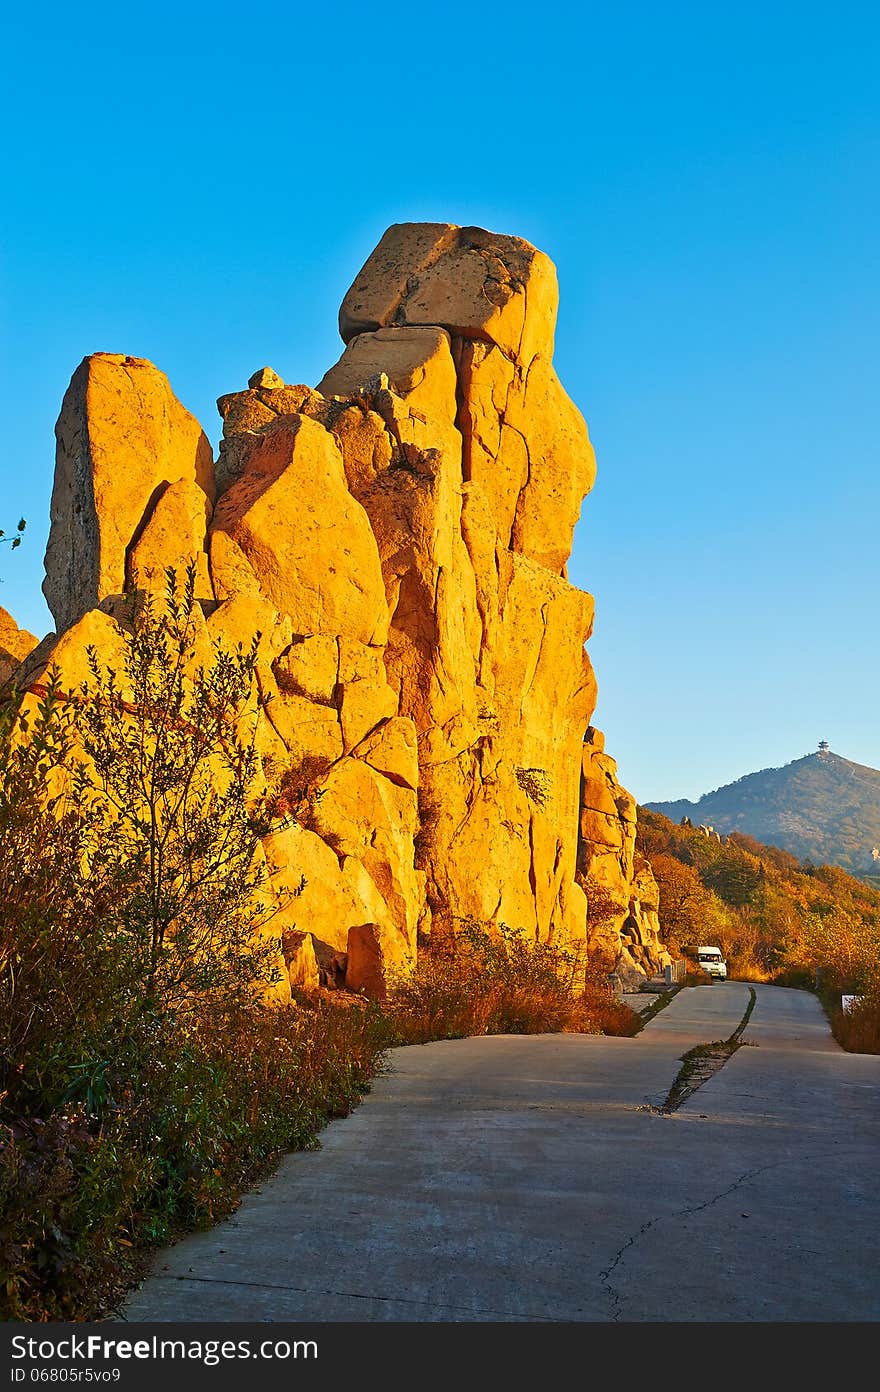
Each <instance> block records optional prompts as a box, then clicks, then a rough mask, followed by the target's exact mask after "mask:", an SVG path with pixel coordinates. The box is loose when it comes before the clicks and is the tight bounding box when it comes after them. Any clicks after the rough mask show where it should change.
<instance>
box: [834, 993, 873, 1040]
mask: <svg viewBox="0 0 880 1392" xmlns="http://www.w3.org/2000/svg"><path fill="white" fill-rule="evenodd" d="M829 1018H830V1021H831V1032H832V1034H833V1035H834V1038H835V1039H836V1040H837V1042H838V1044H839V1045H840V1046H841V1048H843V1049H847V1050H848V1051H849V1052H850V1053H851V1054H880V987H878V986H874V987H873V988H872V989H870V990H869V991H867V992H865V994H864V995H863V996H862V998H861V1000H860V1001H857V1002H856V1003H855V1004H854V1005H853V1008H852V1010H841V1009H839V1008H838V1009H832V1010H830V1011H829Z"/></svg>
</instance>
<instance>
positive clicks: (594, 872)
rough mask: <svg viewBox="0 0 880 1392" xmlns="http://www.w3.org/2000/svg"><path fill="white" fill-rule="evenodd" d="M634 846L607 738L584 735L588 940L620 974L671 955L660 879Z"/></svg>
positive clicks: (629, 801)
mask: <svg viewBox="0 0 880 1392" xmlns="http://www.w3.org/2000/svg"><path fill="white" fill-rule="evenodd" d="M635 844H636V803H635V799H634V798H633V797H632V795H631V794H630V793H628V792H627V791H626V789H625V788H622V787H621V785H620V783H619V782H618V779H617V764H616V762H615V761H614V759H612V758H611V757H610V755H608V754H606V753H605V737H604V735H603V734H602V732H601V730H596V729H595V728H594V727H593V726H592V725H591V726H590V728H589V729H588V730H587V733H586V736H585V737H584V745H583V761H582V773H581V813H580V834H579V844H578V865H577V881H578V884H579V885H580V886H581V888H582V889H583V890H584V893H585V894H586V896H587V906H588V912H587V923H588V929H587V933H588V940H589V942H590V945H591V947H593V948H596V949H598V950H599V951H600V952H601V953H602V954H603V955H604V956H605V957H606V958H607V960H608V963H609V966H614V967H615V968H616V970H617V971H618V973H619V974H621V975H622V976H623V977H624V979H631V978H633V977H634V976H646V975H647V976H650V975H653V974H654V973H655V972H658V971H660V970H662V968H663V967H665V966H666V965H667V963H668V962H670V961H671V960H672V959H671V958H670V956H669V954H668V952H667V951H666V948H665V946H664V944H663V942H662V940H661V938H660V923H659V918H658V914H657V909H658V902H659V894H658V889H657V881H656V880H655V879H654V875H653V873H652V871H651V867H650V865H649V863H648V861H647V860H645V858H644V856H641V855H639V854H638V852H637V851H636V849H635Z"/></svg>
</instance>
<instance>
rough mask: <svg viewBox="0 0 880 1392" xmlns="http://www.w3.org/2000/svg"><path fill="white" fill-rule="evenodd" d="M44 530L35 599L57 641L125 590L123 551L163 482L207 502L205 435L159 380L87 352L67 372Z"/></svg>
mask: <svg viewBox="0 0 880 1392" xmlns="http://www.w3.org/2000/svg"><path fill="white" fill-rule="evenodd" d="M55 438H56V440H57V449H56V454H55V485H54V488H53V490H52V509H51V515H52V526H51V530H50V532H49V544H48V547H47V550H46V579H45V581H44V582H43V593H44V594H45V596H46V602H47V604H48V605H49V608H50V609H51V611H52V614H53V617H54V619H55V624H56V628H57V630H58V632H59V633H63V632H64V630H65V629H67V628H70V627H71V625H72V624H74V623H76V621H77V619H80V618H82V616H83V614H85V613H86V612H87V610H89V609H93V608H95V607H96V606H97V605H98V604H99V603H100V602H101V601H102V600H103V599H106V598H108V597H110V596H114V595H120V594H122V592H123V590H124V589H125V583H126V563H127V559H128V551H129V548H130V547H132V546H134V545H135V544H136V543H137V541H138V538H139V536H140V534H141V532H142V531H143V530H144V528H145V527H146V526H147V525H148V524H149V521H150V518H151V515H152V513H153V511H154V510H155V509H156V508H157V506H158V504H159V501H160V499H161V497H162V494H163V492H164V491H165V489H166V488H167V487H168V486H169V484H174V483H177V482H178V480H181V479H183V480H185V481H186V482H187V483H188V484H193V485H195V486H196V487H197V488H198V489H199V490H200V491H201V492H202V493H203V494H204V495H205V500H206V503H207V502H212V501H213V498H214V461H213V455H212V451H211V445H210V442H209V441H208V438H207V436H206V435H205V433H204V431H203V430H202V428H201V426H200V425H199V423H198V421H197V420H196V419H195V417H194V416H191V415H190V413H189V411H187V410H185V409H184V407H183V406H181V404H180V402H179V401H178V400H177V397H176V396H175V395H174V393H173V392H172V390H171V387H170V386H169V384H168V379H167V377H166V376H165V375H164V373H162V372H159V371H157V369H156V368H155V367H153V364H152V363H149V362H146V361H145V360H144V359H143V358H129V357H124V356H122V355H121V354H118V353H95V354H93V355H92V356H91V357H90V358H86V359H85V360H84V361H83V362H82V363H81V364H80V366H79V367H78V368H77V370H76V372H75V373H74V374H73V378H72V380H71V383H70V386H69V387H68V389H67V394H66V396H65V398H64V402H63V404H62V407H61V415H60V416H59V417H58V424H57V425H56V427H55Z"/></svg>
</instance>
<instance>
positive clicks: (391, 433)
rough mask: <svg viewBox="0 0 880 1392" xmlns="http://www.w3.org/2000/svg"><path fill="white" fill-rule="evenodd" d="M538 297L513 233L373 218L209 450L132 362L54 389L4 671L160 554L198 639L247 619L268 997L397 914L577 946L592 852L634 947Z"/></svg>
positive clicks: (92, 615)
mask: <svg viewBox="0 0 880 1392" xmlns="http://www.w3.org/2000/svg"><path fill="white" fill-rule="evenodd" d="M556 308H557V289H556V276H555V271H554V268H553V265H552V263H551V262H550V261H549V260H548V258H547V257H546V256H544V255H543V254H542V253H541V252H539V251H536V250H535V248H534V247H531V246H530V245H529V244H528V243H527V242H524V241H522V240H520V239H519V238H516V237H504V236H496V235H494V234H492V233H488V232H485V231H483V230H482V229H479V228H460V227H454V226H451V225H449V224H403V225H399V226H395V227H392V228H390V229H389V231H388V232H387V233H386V234H385V236H384V237H383V239H382V241H381V242H380V244H379V246H378V247H377V248H376V250H375V251H374V252H373V254H372V256H370V258H369V259H368V261H367V262H366V264H365V265H364V267H363V269H362V270H361V271H360V273H359V274H358V276H357V278H356V279H355V281H354V284H353V285H352V287H351V289H350V290H349V291H348V293H347V295H346V296H345V299H344V301H343V305H342V309H341V312H340V330H341V334H342V337H343V340H344V342H345V344H346V347H345V350H344V352H343V353H342V356H341V357H340V359H339V361H338V362H337V363H336V364H335V366H333V367H332V368H330V370H329V371H328V372H327V374H326V375H325V377H324V378H323V380H322V381H321V382H320V383H319V385H318V388H317V389H312V388H310V387H307V386H290V385H286V384H285V383H284V382H283V381H282V380H281V378H280V377H279V376H278V375H277V374H276V373H275V372H274V371H273V370H272V369H271V368H263V369H261V370H260V371H258V372H256V373H255V374H254V375H253V377H252V378H251V379H250V382H249V384H248V388H247V390H244V391H239V392H235V393H232V394H230V395H227V396H223V397H221V398H220V400H219V402H218V406H219V410H220V413H221V415H222V418H223V441H222V444H221V448H220V456H219V459H218V461H217V463H216V466H215V465H214V463H213V460H212V457H211V451H210V448H209V446H208V443H207V440H206V438H205V436H204V434H203V432H202V431H201V428H200V427H199V425H198V423H197V422H196V421H195V420H194V419H193V417H192V416H190V415H189V413H188V412H187V411H185V410H184V408H183V407H182V406H181V405H180V403H179V402H178V401H177V400H176V398H175V397H174V396H173V394H172V392H171V389H170V387H169V385H168V382H167V380H166V379H165V377H164V376H163V375H162V374H161V373H160V372H158V371H157V370H156V369H155V368H154V367H152V365H151V364H149V363H146V362H143V361H142V360H139V359H134V358H126V357H122V356H119V355H114V354H95V355H93V356H92V357H90V358H87V359H86V360H85V362H84V363H83V364H82V365H81V366H80V368H79V369H78V370H77V372H76V373H75V374H74V377H73V380H72V382H71V385H70V388H69V390H68V393H67V396H66V397H65V400H64V404H63V407H62V412H61V417H60V419H59V423H58V428H57V438H58V453H57V466H56V480H55V490H54V493H53V500H52V530H51V534H50V538H49V545H48V549H47V553H46V571H47V574H46V581H45V585H44V589H45V593H46V596H47V599H48V600H49V603H50V606H51V608H52V611H53V614H54V616H55V619H56V624H57V629H58V635H59V637H58V639H53V640H51V641H48V642H45V643H44V644H43V645H41V647H40V649H39V650H38V651H37V653H35V654H33V656H32V660H31V664H30V666H29V668H28V678H29V680H34V679H35V677H36V676H38V675H39V671H40V670H42V669H45V667H46V666H48V664H49V663H50V662H51V661H57V662H59V665H60V666H61V667H62V672H63V674H64V676H65V680H67V681H68V682H69V683H73V682H74V681H75V680H78V679H79V677H80V676H81V675H82V662H83V656H82V655H83V653H84V648H85V644H86V643H87V642H94V641H95V640H96V635H97V634H98V633H99V632H100V631H101V630H102V625H103V626H105V627H109V628H111V629H114V632H115V634H116V637H117V638H118V636H119V632H118V627H115V626H116V625H117V624H118V623H119V622H121V621H124V619H123V616H122V614H121V611H120V606H119V597H120V595H121V594H122V593H123V591H124V590H125V589H126V587H131V586H137V587H140V588H141V589H150V588H157V587H158V586H160V585H161V584H162V581H163V575H164V571H165V568H166V567H168V566H174V567H176V568H180V567H181V566H182V565H183V564H185V563H186V562H187V561H190V560H192V561H194V562H195V564H196V571H197V589H196V595H197V598H198V599H199V601H200V603H201V607H202V610H203V612H204V615H205V625H206V636H207V638H209V639H219V640H220V641H221V642H226V643H229V644H231V645H234V644H235V643H237V642H239V641H242V642H244V643H248V642H249V641H250V639H251V638H252V636H253V634H254V633H255V632H257V631H259V633H260V635H261V639H260V660H259V668H258V679H259V687H260V693H261V696H262V697H263V698H266V697H269V698H270V699H269V701H268V703H267V704H266V705H265V707H264V709H263V711H262V714H261V715H260V722H261V723H260V729H259V732H258V748H259V749H260V752H261V755H262V757H263V758H264V760H265V761H266V762H267V764H271V765H272V766H273V767H274V768H275V769H276V770H278V769H280V770H282V771H283V773H284V778H285V782H286V784H287V786H289V787H293V788H296V789H297V790H298V799H299V801H298V806H299V808H300V812H299V816H298V820H297V822H296V824H295V825H293V826H287V827H284V828H280V829H279V830H278V832H277V833H275V834H273V835H272V836H270V837H269V838H267V840H266V843H265V845H264V848H263V849H264V852H265V859H266V866H267V869H268V873H269V876H270V880H271V883H272V885H273V886H275V888H276V889H277V890H279V891H280V890H282V889H284V888H288V889H290V888H295V889H296V890H297V895H296V897H295V898H293V899H291V900H290V901H289V902H287V904H286V906H285V907H284V909H283V910H282V912H281V914H280V915H279V918H278V920H277V927H278V932H279V937H283V938H284V940H285V941H286V942H287V944H288V951H287V956H288V957H289V958H290V960H291V964H292V972H293V980H294V984H298V985H302V984H304V983H306V982H313V981H314V980H315V977H316V973H319V972H320V971H323V972H324V976H325V977H326V976H327V974H328V973H330V975H331V976H332V975H333V974H334V973H336V974H337V975H338V972H339V970H340V968H339V963H340V961H344V960H345V958H344V957H342V956H341V954H344V953H348V959H347V960H348V980H349V984H351V985H354V986H356V987H363V988H364V989H367V990H369V991H371V992H373V993H381V990H382V989H384V976H385V973H386V972H387V971H388V970H389V969H391V968H396V967H400V966H404V965H405V964H406V963H407V962H409V961H410V960H411V959H412V956H413V954H414V952H415V949H416V937H417V930H419V929H421V930H422V931H424V932H434V933H437V932H440V933H443V932H449V931H454V930H455V927H456V924H457V923H460V922H462V921H466V920H470V919H476V920H479V921H481V922H483V923H507V924H509V925H511V926H514V927H517V928H521V929H524V930H525V931H526V932H527V933H529V934H530V935H532V936H533V937H534V938H535V939H536V940H551V939H558V940H561V941H566V942H583V941H584V940H585V937H586V935H587V914H586V907H587V906H586V901H585V897H584V890H583V885H585V884H587V885H588V883H589V871H590V867H591V866H592V865H593V864H594V862H595V864H596V865H599V863H600V862H601V864H602V865H603V867H604V866H605V863H606V862H608V855H607V854H606V852H607V851H608V850H611V851H612V853H613V856H614V859H615V864H616V865H617V867H618V869H617V871H616V878H615V877H614V876H612V877H611V878H612V879H613V889H614V892H615V893H617V894H620V895H622V896H624V897H625V899H626V913H625V914H624V916H623V918H622V919H621V922H620V924H617V925H616V926H615V927H614V929H613V932H614V933H616V934H617V941H618V942H619V936H620V935H619V933H617V929H619V930H620V931H621V932H622V933H623V936H624V939H625V940H627V941H629V942H630V943H631V947H630V948H629V949H628V950H629V953H630V956H631V957H632V960H633V962H634V963H637V964H638V965H644V966H647V967H652V966H653V965H654V964H655V958H656V953H655V952H654V945H653V940H650V941H649V940H648V939H649V937H650V935H647V936H646V933H645V931H644V930H643V929H642V928H640V927H638V924H639V923H640V922H641V921H642V920H643V919H644V918H645V914H646V913H649V912H650V910H649V909H644V908H641V909H638V910H637V911H635V913H634V911H633V902H635V904H636V905H642V906H645V905H648V904H649V889H648V887H647V886H645V887H644V888H642V887H640V883H639V882H638V880H637V877H636V874H635V867H634V864H633V856H632V844H631V842H632V836H631V833H630V828H631V827H633V826H634V815H635V814H634V804H633V803H632V800H631V799H628V798H627V795H625V794H623V792H622V790H620V789H619V788H617V790H616V794H615V792H614V791H611V792H610V793H609V792H608V790H607V786H606V785H609V784H610V783H611V782H613V780H612V779H611V778H610V775H609V774H608V769H607V768H606V767H597V768H596V769H593V768H592V766H591V768H590V770H589V771H588V770H587V764H586V763H585V762H584V757H583V755H584V750H585V749H586V748H587V746H584V745H583V737H584V734H583V732H584V730H585V728H586V727H587V725H588V723H589V719H590V716H591V713H592V710H593V706H594V703H595V682H594V679H593V674H592V670H591V667H590V664H589V661H588V659H587V657H586V654H585V651H584V644H585V641H586V639H587V638H588V637H589V634H590V630H591V625H592V617H593V604H592V599H591V597H590V596H589V595H587V594H585V593H583V592H582V591H580V590H577V589H575V588H574V587H573V586H571V585H570V584H569V583H568V581H567V579H566V576H565V567H566V562H567V559H568V555H569V552H570V548H571V542H572V534H573V530H574V526H575V522H576V521H577V517H578V513H579V509H580V505H581V501H582V499H583V497H584V495H585V494H586V492H587V491H588V490H589V488H590V487H591V485H592V482H593V477H594V470H595V465H594V457H593V451H592V448H591V446H590V442H589V437H588V434H587V427H586V425H585V423H584V421H583V418H582V417H581V415H580V413H579V411H578V410H577V408H576V407H575V406H574V405H573V403H572V402H571V401H570V400H569V399H568V397H567V396H566V394H565V392H564V390H563V388H562V386H561V384H560V382H559V379H558V378H557V376H556V374H555V372H554V370H553V366H552V353H553V333H554V327H555V320H556ZM99 609H100V610H101V611H103V612H99ZM105 636H106V637H107V639H108V642H109V641H110V635H109V633H108V634H107V635H105ZM34 659H37V660H36V662H35V661H34ZM599 757H600V756H599V753H598V752H596V753H595V754H594V755H592V756H591V758H593V759H598V758H599ZM602 757H604V756H602ZM609 762H610V761H609ZM603 780H604V781H603ZM600 786H601V791H598V790H599V789H600ZM615 786H616V785H615ZM582 788H583V790H584V791H583V793H582ZM594 789H596V790H597V791H593V790H594ZM624 803H625V804H626V806H625V809H624V806H623V804H624ZM594 804H595V805H594ZM579 817H580V823H579ZM603 819H604V820H603ZM579 828H580V830H579ZM579 837H580V842H579ZM615 837H616V838H617V839H616V840H615V839H614V838H615ZM603 838H604V839H603ZM579 845H580V849H579ZM627 848H628V849H627ZM594 851H595V854H594ZM303 877H304V879H305V887H304V888H303V887H302V880H303ZM605 879H606V880H608V876H607V875H606V876H605ZM608 882H609V885H610V884H611V881H610V880H608ZM624 891H625V893H624ZM621 902H623V899H622V900H621ZM640 916H641V917H640ZM633 918H635V923H636V927H635V928H633V924H632V920H633ZM304 935H305V936H304ZM627 935H629V936H628V938H627ZM636 948H638V949H639V950H638V951H636V950H635V949H636ZM322 962H323V963H324V964H325V965H324V967H323V968H322V967H321V966H320V964H321V963H322ZM328 962H329V963H331V964H335V965H333V966H332V971H331V968H330V967H328V966H327V965H326V964H327V963H328ZM328 979H329V978H328Z"/></svg>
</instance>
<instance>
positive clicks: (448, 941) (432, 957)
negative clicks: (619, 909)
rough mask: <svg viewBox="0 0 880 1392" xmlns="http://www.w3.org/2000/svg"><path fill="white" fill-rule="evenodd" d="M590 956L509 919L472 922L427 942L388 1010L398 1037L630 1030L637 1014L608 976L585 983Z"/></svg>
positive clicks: (397, 981)
mask: <svg viewBox="0 0 880 1392" xmlns="http://www.w3.org/2000/svg"><path fill="white" fill-rule="evenodd" d="M585 975H586V963H585V960H584V954H583V953H582V952H580V951H578V950H576V949H574V948H569V947H564V946H562V945H559V944H556V943H536V942H534V941H530V940H529V939H528V938H527V937H526V935H525V934H524V933H523V932H521V931H518V930H515V929H512V928H510V927H508V926H507V925H501V926H499V927H497V928H491V929H490V928H487V927H486V926H484V925H482V924H479V923H476V922H474V921H470V920H467V921H464V922H461V923H459V924H457V925H456V929H455V931H454V932H453V933H450V934H448V935H445V936H443V937H442V938H440V939H438V940H435V941H432V942H429V943H427V944H425V945H424V946H423V947H422V949H421V950H420V953H419V957H418V961H417V963H416V965H415V968H414V969H413V971H412V972H411V973H409V974H406V975H399V976H397V977H395V978H392V980H391V983H390V992H389V999H388V1003H387V1006H386V1011H387V1015H388V1018H389V1021H390V1025H391V1028H392V1031H393V1035H394V1038H395V1040H396V1041H397V1042H400V1043H407V1044H417V1043H425V1042H427V1041H428V1040H432V1039H457V1038H462V1037H464V1036H467V1035H478V1034H544V1033H551V1032H555V1031H564V1032H577V1033H583V1034H601V1033H629V1032H630V1031H631V1029H633V1030H634V1027H635V1025H636V1024H637V1017H636V1016H635V1015H634V1012H632V1011H630V1010H629V1009H628V1007H626V1006H625V1005H623V1004H622V1002H619V1001H615V999H614V997H613V995H612V992H611V989H610V987H609V986H608V985H607V981H606V980H604V978H603V981H602V982H601V983H600V982H599V981H597V980H589V981H587V983H586V985H585Z"/></svg>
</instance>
